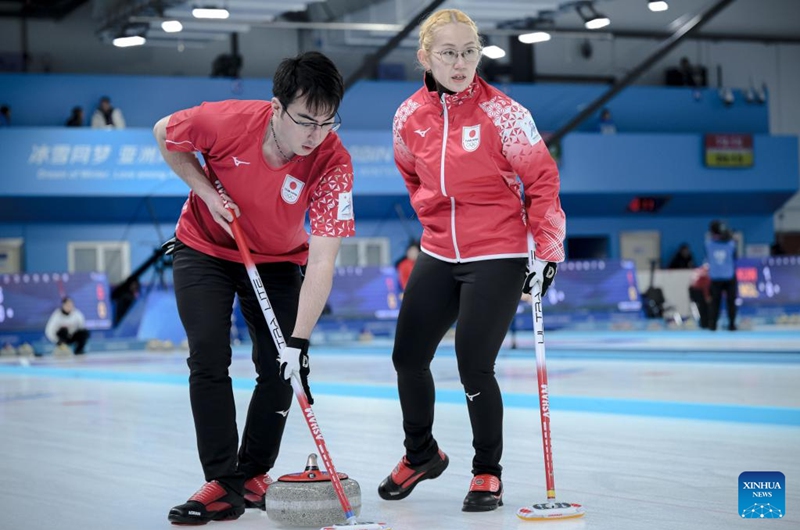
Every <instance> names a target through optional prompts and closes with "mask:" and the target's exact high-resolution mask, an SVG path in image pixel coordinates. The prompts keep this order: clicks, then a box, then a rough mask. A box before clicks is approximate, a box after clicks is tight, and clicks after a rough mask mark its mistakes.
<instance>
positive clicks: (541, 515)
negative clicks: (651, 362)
mask: <svg viewBox="0 0 800 530" xmlns="http://www.w3.org/2000/svg"><path fill="white" fill-rule="evenodd" d="M535 247H536V245H535V243H534V241H533V235H531V233H530V232H528V269H529V270H531V271H532V270H534V269H533V266H534V259H535ZM534 281H537V282H538V285H535V286H534V288H533V289H532V290H531V296H532V297H533V299H532V300H531V312H532V315H533V342H534V349H535V350H536V379H537V381H538V384H539V388H538V389H539V417H540V419H541V423H542V449H543V451H544V474H545V484H546V486H547V502H546V503H542V504H533V505H531V506H526V507H523V508H520V509H519V510H517V517H519V518H520V519H524V520H530V521H538V520H547V519H569V518H574V517H581V516H583V515H584V510H583V507H582V506H581V505H580V504H571V503H566V502H556V481H555V474H554V472H553V445H552V436H551V433H550V393H549V387H548V383H547V364H546V362H545V351H544V323H543V321H542V289H541V282H542V278H536V277H534Z"/></svg>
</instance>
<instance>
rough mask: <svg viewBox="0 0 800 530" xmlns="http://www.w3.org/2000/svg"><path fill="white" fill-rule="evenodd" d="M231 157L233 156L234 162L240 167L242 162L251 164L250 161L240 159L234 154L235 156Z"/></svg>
mask: <svg viewBox="0 0 800 530" xmlns="http://www.w3.org/2000/svg"><path fill="white" fill-rule="evenodd" d="M231 158H233V163H234V164H236V167H239V166H241V165H242V164H245V165H247V166H249V165H250V162H245V161H244V160H239V159H238V158H236V157H235V156H234V157H231Z"/></svg>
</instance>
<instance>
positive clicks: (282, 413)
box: [275, 409, 290, 418]
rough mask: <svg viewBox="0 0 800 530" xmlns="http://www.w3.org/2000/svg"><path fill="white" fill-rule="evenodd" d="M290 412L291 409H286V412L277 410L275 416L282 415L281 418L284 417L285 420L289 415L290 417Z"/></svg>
mask: <svg viewBox="0 0 800 530" xmlns="http://www.w3.org/2000/svg"><path fill="white" fill-rule="evenodd" d="M289 410H290V409H286V410H276V411H275V414H280V415H281V416H283V417H284V418H285V417H286V416H288V415H289Z"/></svg>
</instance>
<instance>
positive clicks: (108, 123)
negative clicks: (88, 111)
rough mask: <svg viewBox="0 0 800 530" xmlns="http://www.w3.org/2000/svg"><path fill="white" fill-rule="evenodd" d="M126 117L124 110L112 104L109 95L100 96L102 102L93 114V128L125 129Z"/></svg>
mask: <svg viewBox="0 0 800 530" xmlns="http://www.w3.org/2000/svg"><path fill="white" fill-rule="evenodd" d="M124 128H125V118H124V117H123V116H122V111H121V110H119V109H117V108H114V107H112V106H111V99H110V98H109V97H108V96H103V97H102V98H100V104H99V105H98V106H97V109H95V111H94V114H92V129H124Z"/></svg>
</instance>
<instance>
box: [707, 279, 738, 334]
mask: <svg viewBox="0 0 800 530" xmlns="http://www.w3.org/2000/svg"><path fill="white" fill-rule="evenodd" d="M737 291H738V290H737V285H736V278H732V279H730V280H711V309H710V310H709V317H708V327H709V329H712V330H714V329H717V321H718V320H719V313H720V306H721V305H722V293H725V305H726V306H727V309H728V329H736V296H737V295H738V292H737Z"/></svg>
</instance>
